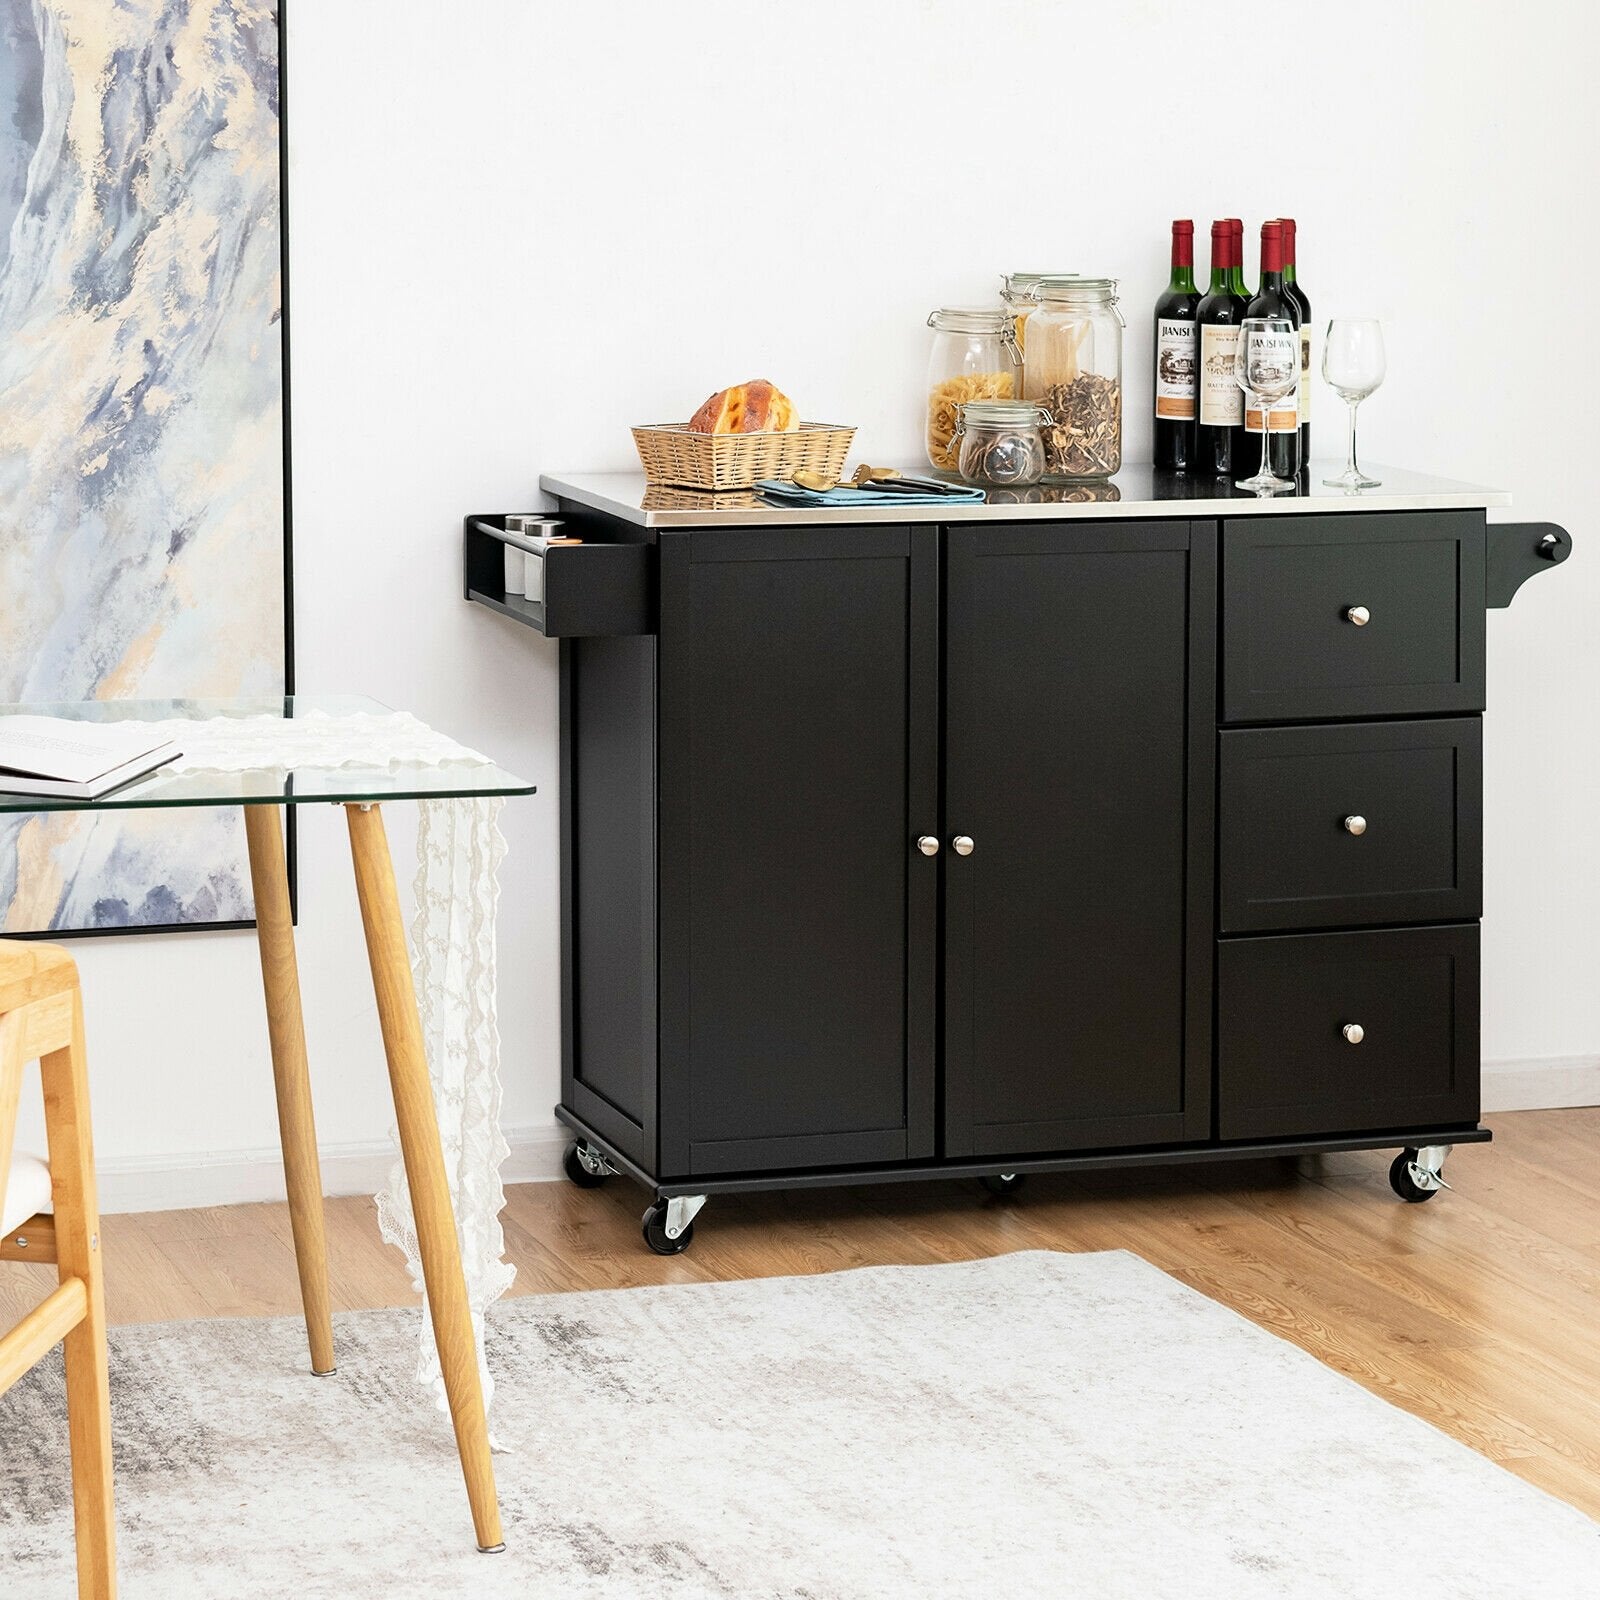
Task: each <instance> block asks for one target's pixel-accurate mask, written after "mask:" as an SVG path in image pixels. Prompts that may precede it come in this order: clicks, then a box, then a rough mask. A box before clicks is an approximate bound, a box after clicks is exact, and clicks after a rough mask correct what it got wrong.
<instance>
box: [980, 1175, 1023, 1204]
mask: <svg viewBox="0 0 1600 1600" xmlns="http://www.w3.org/2000/svg"><path fill="white" fill-rule="evenodd" d="M1026 1181H1027V1174H1026V1173H1023V1172H986V1173H984V1175H983V1176H982V1177H981V1178H979V1179H978V1182H979V1183H981V1184H982V1185H983V1186H984V1188H985V1189H987V1190H988V1191H989V1193H990V1194H993V1195H999V1196H1000V1198H1001V1199H1004V1198H1005V1197H1006V1196H1007V1195H1008V1194H1015V1193H1016V1192H1017V1190H1018V1189H1020V1188H1021V1187H1022V1185H1023V1184H1024V1183H1025V1182H1026Z"/></svg>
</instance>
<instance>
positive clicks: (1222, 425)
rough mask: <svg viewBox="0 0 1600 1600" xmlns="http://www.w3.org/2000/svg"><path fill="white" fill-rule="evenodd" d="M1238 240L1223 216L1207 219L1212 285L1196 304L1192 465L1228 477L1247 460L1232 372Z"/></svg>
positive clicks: (1239, 314) (1239, 312) (1239, 302)
mask: <svg viewBox="0 0 1600 1600" xmlns="http://www.w3.org/2000/svg"><path fill="white" fill-rule="evenodd" d="M1235 256H1236V243H1235V239H1234V233H1233V228H1232V226H1231V225H1230V224H1229V223H1228V221H1227V220H1226V219H1224V220H1223V221H1221V222H1213V223H1212V224H1211V284H1210V287H1209V289H1208V290H1207V291H1206V294H1205V297H1204V298H1203V299H1202V300H1201V302H1200V304H1199V306H1198V307H1196V309H1195V322H1196V324H1197V326H1198V327H1199V330H1200V370H1199V374H1198V379H1197V388H1198V391H1199V392H1198V397H1197V399H1198V406H1197V409H1198V412H1199V415H1198V416H1197V417H1196V419H1195V421H1196V426H1195V463H1196V469H1197V470H1198V471H1200V472H1202V473H1204V474H1206V475H1207V476H1209V477H1213V478H1231V477H1232V476H1233V475H1234V473H1235V472H1237V471H1238V470H1240V468H1241V467H1242V466H1243V464H1244V461H1245V455H1244V452H1243V451H1242V450H1241V448H1240V444H1239V441H1240V439H1241V438H1242V437H1243V433H1244V393H1243V391H1242V390H1241V389H1240V388H1239V384H1238V381H1237V380H1236V379H1235V377H1234V375H1233V358H1234V352H1235V351H1236V350H1237V349H1238V345H1239V324H1240V323H1241V322H1242V321H1244V308H1245V297H1244V296H1243V295H1242V294H1240V293H1239V292H1238V290H1237V289H1235V287H1234V271H1235V266H1236V261H1235Z"/></svg>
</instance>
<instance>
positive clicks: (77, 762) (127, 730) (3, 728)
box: [0, 716, 183, 800]
mask: <svg viewBox="0 0 1600 1600" xmlns="http://www.w3.org/2000/svg"><path fill="white" fill-rule="evenodd" d="M182 754H183V752H182V751H181V750H180V749H179V748H178V747H177V745H175V744H173V743H172V741H171V740H170V739H156V738H152V737H151V735H150V734H148V733H146V732H144V731H142V730H140V729H138V728H134V727H130V726H129V725H128V724H127V723H121V722H74V721H72V720H70V719H69V718H66V717H26V716H8V717H0V794H37V795H43V796H46V797H47V798H49V799H52V800H98V799H99V798H100V796H101V795H103V794H109V793H110V792H111V791H112V790H113V789H119V788H121V787H122V785H123V784H125V783H132V782H133V780H134V779H135V778H142V777H143V776H144V775H145V773H147V772H154V771H155V769H156V768H157V767H164V766H165V765H166V764H167V763H168V762H169V761H175V760H176V759H177V758H178V757H179V756H180V755H182Z"/></svg>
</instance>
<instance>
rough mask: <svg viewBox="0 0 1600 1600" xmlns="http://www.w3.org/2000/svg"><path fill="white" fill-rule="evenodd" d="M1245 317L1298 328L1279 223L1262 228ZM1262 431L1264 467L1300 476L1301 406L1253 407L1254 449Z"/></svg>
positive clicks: (1249, 418) (1248, 420)
mask: <svg viewBox="0 0 1600 1600" xmlns="http://www.w3.org/2000/svg"><path fill="white" fill-rule="evenodd" d="M1245 315H1246V316H1247V317H1287V318H1288V319H1289V321H1290V322H1291V323H1293V324H1294V327H1295V329H1296V330H1297V332H1298V329H1299V327H1300V307H1299V305H1298V304H1297V303H1296V301H1295V299H1294V296H1293V295H1291V294H1290V293H1289V291H1288V289H1287V288H1286V287H1285V285H1284V281H1283V226H1282V224H1281V223H1277V222H1263V223H1262V224H1261V282H1260V284H1259V285H1258V286H1257V288H1256V292H1255V294H1254V296H1253V297H1252V298H1251V301H1250V304H1249V305H1248V306H1247V307H1246V308H1245ZM1297 387H1298V386H1297ZM1263 428H1266V429H1268V430H1269V431H1270V433H1271V438H1270V439H1268V441H1267V466H1268V467H1269V468H1270V470H1271V471H1272V472H1273V473H1274V474H1276V476H1278V477H1280V478H1288V479H1290V480H1291V481H1293V480H1294V479H1295V478H1297V477H1298V476H1299V474H1300V406H1299V402H1298V401H1297V399H1296V398H1295V396H1294V395H1292V394H1291V395H1288V396H1286V397H1285V399H1284V400H1283V401H1282V402H1280V403H1279V404H1278V405H1276V406H1273V407H1272V408H1271V410H1270V412H1269V414H1268V415H1267V416H1265V417H1264V416H1262V414H1261V412H1260V411H1259V410H1258V409H1256V408H1254V407H1251V408H1249V409H1248V410H1247V411H1246V413H1245V429H1246V431H1247V432H1250V433H1254V434H1255V435H1256V436H1257V443H1256V448H1257V449H1259V448H1260V434H1261V431H1262V429H1263Z"/></svg>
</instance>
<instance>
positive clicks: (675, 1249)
mask: <svg viewBox="0 0 1600 1600" xmlns="http://www.w3.org/2000/svg"><path fill="white" fill-rule="evenodd" d="M705 1203H706V1197H705V1196H704V1195H703V1194H679V1195H673V1196H672V1198H671V1199H669V1200H657V1201H656V1203H655V1204H654V1205H653V1206H650V1207H649V1208H648V1209H647V1210H646V1211H645V1214H644V1217H643V1219H642V1222H641V1229H642V1231H643V1233H644V1242H645V1243H646V1244H647V1245H649V1246H650V1248H651V1249H652V1250H654V1251H655V1253H656V1254H657V1255H658V1256H681V1255H682V1254H683V1252H684V1251H685V1250H687V1249H688V1248H689V1246H690V1245H691V1244H693V1243H694V1219H695V1214H696V1213H697V1212H698V1211H699V1210H700V1208H701V1206H703V1205H704V1204H705Z"/></svg>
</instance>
